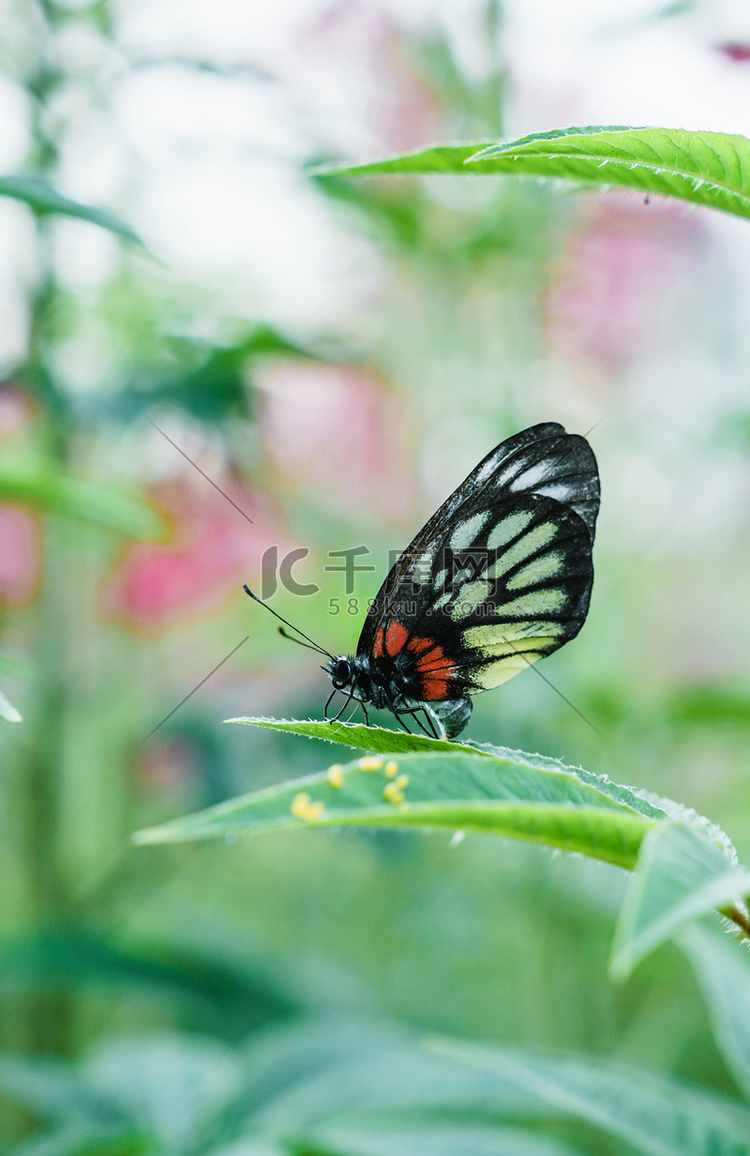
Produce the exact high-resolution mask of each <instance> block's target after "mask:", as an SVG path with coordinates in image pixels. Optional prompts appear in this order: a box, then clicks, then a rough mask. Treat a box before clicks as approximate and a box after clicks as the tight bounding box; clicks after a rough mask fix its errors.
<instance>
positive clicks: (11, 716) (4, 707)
mask: <svg viewBox="0 0 750 1156" xmlns="http://www.w3.org/2000/svg"><path fill="white" fill-rule="evenodd" d="M0 718H1V719H4V720H5V722H14V723H18V722H23V719H22V717H21V715H20V713H19V712H18V710H17V709H16V708H15V707H14V706H13V703H12V702H10V701H9V700H8V699H7V698H6V696H5V695H4V694H3V692H2V691H1V690H0Z"/></svg>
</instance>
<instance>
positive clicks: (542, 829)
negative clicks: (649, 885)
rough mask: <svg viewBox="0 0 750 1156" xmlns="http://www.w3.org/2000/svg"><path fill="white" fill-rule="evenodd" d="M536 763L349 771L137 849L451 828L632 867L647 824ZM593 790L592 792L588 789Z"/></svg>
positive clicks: (564, 772) (607, 792)
mask: <svg viewBox="0 0 750 1156" xmlns="http://www.w3.org/2000/svg"><path fill="white" fill-rule="evenodd" d="M591 778H592V779H593V780H594V782H593V783H592V782H586V781H584V780H583V779H582V778H581V777H580V776H579V775H578V774H577V772H576V771H575V770H573V769H572V768H570V767H564V766H562V765H561V764H552V765H550V764H549V763H548V762H546V761H544V760H536V761H535V760H534V757H533V756H520V755H519V756H516V757H515V758H507V757H506V758H500V757H497V756H495V755H487V754H479V753H477V752H471V753H469V752H467V751H466V750H465V749H461V748H460V747H459V748H458V749H456V750H453V751H443V750H437V751H435V752H434V753H432V752H431V753H427V752H426V751H424V750H423V751H421V752H416V753H415V752H412V753H408V754H402V755H399V756H398V758H393V759H387V758H386V757H384V756H382V755H368V756H364V757H363V758H361V759H358V760H356V762H353V763H349V764H348V765H347V766H338V765H335V766H334V767H331V768H330V769H329V770H328V771H327V772H323V773H321V774H316V775H310V776H309V777H307V778H304V779H299V780H297V781H296V782H292V783H285V784H282V785H281V786H278V787H270V788H267V789H266V790H263V791H257V792H255V793H253V794H250V795H245V796H242V797H240V798H238V799H233V800H230V801H229V802H226V803H221V804H220V805H219V806H217V807H211V808H210V809H208V810H206V811H201V812H199V813H198V814H196V815H190V816H187V817H186V818H183V819H176V820H174V821H172V822H170V823H165V824H164V825H163V826H161V827H155V828H151V829H150V830H148V831H140V832H138V833H137V834H136V835H134V836H133V838H134V841H135V842H136V843H168V842H184V841H186V840H191V839H208V838H215V837H217V836H222V835H223V836H227V835H229V836H232V835H236V834H238V833H240V832H259V831H281V830H289V829H294V828H300V827H311V826H312V827H332V826H335V827H341V826H380V827H448V828H451V829H457V830H472V831H485V832H488V833H493V834H497V835H508V836H511V837H514V838H518V839H527V840H530V841H532V842H537V843H546V844H548V845H549V846H552V847H558V848H560V849H562V850H566V851H578V852H580V853H582V854H584V855H592V856H593V857H595V858H597V859H603V860H605V861H606V862H609V863H615V864H617V865H619V866H621V867H633V866H634V865H635V862H636V858H637V855H638V850H639V848H640V845H641V842H642V840H643V837H644V835H645V833H646V831H647V830H648V829H649V828H650V827H651V826H652V825H653V823H654V819H653V818H646V817H644V815H643V814H640V813H639V812H638V811H637V810H635V809H634V808H633V807H631V806H629V805H627V804H625V803H623V802H621V801H619V800H618V799H616V798H614V797H613V795H612V791H611V787H612V786H613V784H609V783H603V782H602V783H600V782H599V780H596V778H595V777H594V776H591ZM594 784H597V785H594Z"/></svg>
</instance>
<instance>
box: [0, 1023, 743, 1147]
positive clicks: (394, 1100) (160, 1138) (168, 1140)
mask: <svg viewBox="0 0 750 1156" xmlns="http://www.w3.org/2000/svg"><path fill="white" fill-rule="evenodd" d="M0 1088H2V1089H3V1091H5V1093H6V1094H7V1095H10V1096H12V1097H13V1098H14V1099H15V1100H16V1101H17V1102H20V1103H22V1104H23V1105H25V1106H26V1107H28V1108H30V1109H32V1110H33V1111H34V1112H35V1113H37V1114H38V1115H39V1116H40V1117H41V1118H42V1119H45V1120H46V1121H47V1135H46V1137H45V1141H46V1143H47V1144H48V1145H49V1150H50V1151H56V1152H60V1153H61V1154H62V1153H73V1152H77V1151H80V1150H81V1148H82V1146H83V1144H84V1143H86V1144H87V1145H88V1146H89V1149H90V1150H92V1151H97V1152H98V1151H100V1150H103V1151H108V1150H109V1149H108V1148H107V1145H108V1144H111V1143H112V1142H113V1141H114V1138H115V1137H116V1136H119V1137H120V1138H121V1140H122V1141H123V1142H127V1143H129V1144H132V1145H134V1146H135V1145H136V1144H137V1143H139V1142H140V1143H142V1144H144V1145H145V1146H146V1150H149V1149H150V1148H152V1147H153V1148H155V1149H156V1150H157V1151H168V1152H171V1153H174V1156H182V1154H187V1153H192V1152H196V1151H200V1152H204V1153H218V1152H222V1151H226V1150H227V1148H228V1146H230V1145H231V1146H232V1150H233V1148H234V1146H235V1145H236V1146H238V1147H239V1148H240V1149H241V1151H243V1152H250V1153H252V1154H253V1156H259V1154H261V1153H262V1154H264V1156H268V1154H271V1153H277V1154H281V1153H286V1154H290V1156H291V1154H295V1153H296V1154H299V1153H301V1152H304V1153H314V1154H316V1156H318V1154H319V1156H407V1154H408V1156H411V1154H412V1153H416V1154H418V1156H419V1154H421V1153H422V1152H425V1153H426V1152H430V1153H438V1154H442V1153H446V1154H447V1153H451V1154H456V1156H489V1154H490V1153H493V1152H499V1151H502V1152H503V1153H507V1154H508V1156H574V1153H575V1151H578V1148H577V1147H576V1148H572V1147H570V1146H569V1145H568V1144H567V1143H566V1142H565V1140H564V1139H563V1136H564V1135H565V1132H566V1130H568V1129H567V1126H566V1124H565V1122H566V1121H575V1122H577V1123H576V1127H577V1128H578V1129H581V1131H580V1133H579V1135H580V1136H581V1137H583V1136H585V1135H586V1134H587V1132H592V1133H593V1135H594V1136H598V1137H599V1138H604V1137H609V1138H620V1139H622V1140H625V1141H627V1142H628V1143H629V1144H631V1145H632V1146H633V1147H634V1148H635V1149H636V1150H637V1151H639V1152H641V1153H644V1154H645V1156H746V1154H747V1153H748V1152H749V1151H750V1142H748V1135H749V1134H750V1110H749V1109H748V1108H747V1107H746V1106H745V1105H743V1104H741V1103H740V1102H738V1101H736V1100H732V1099H730V1098H729V1097H723V1096H720V1095H718V1094H716V1093H707V1092H705V1091H702V1090H700V1089H697V1088H695V1087H692V1086H690V1085H688V1084H684V1083H683V1084H681V1083H678V1082H676V1081H673V1080H669V1079H666V1078H663V1077H657V1076H655V1074H654V1073H653V1072H649V1071H647V1070H645V1069H642V1068H640V1069H639V1068H636V1067H628V1066H625V1065H621V1064H620V1065H617V1064H610V1063H591V1062H586V1061H583V1060H580V1059H575V1058H572V1057H570V1058H569V1057H559V1058H554V1059H553V1058H550V1059H541V1058H539V1057H535V1056H533V1055H531V1054H529V1053H525V1052H522V1051H514V1050H511V1049H505V1048H499V1047H491V1046H486V1045H485V1046H479V1045H476V1044H470V1043H465V1042H459V1041H455V1040H447V1039H439V1038H434V1039H431V1040H427V1041H421V1040H419V1039H418V1038H416V1037H414V1035H413V1034H409V1033H406V1032H404V1031H401V1030H397V1029H395V1028H394V1027H392V1026H390V1025H388V1024H386V1023H378V1022H377V1021H373V1020H366V1019H347V1018H341V1017H334V1016H330V1015H324V1016H313V1017H308V1018H303V1019H302V1020H301V1021H299V1022H298V1023H297V1024H295V1025H293V1026H291V1027H289V1028H286V1029H282V1030H274V1031H271V1032H269V1033H265V1034H261V1035H260V1036H256V1037H254V1038H253V1039H251V1040H250V1041H249V1043H248V1044H247V1045H245V1046H243V1047H235V1048H231V1047H228V1046H226V1045H222V1044H220V1043H219V1042H218V1041H215V1040H210V1039H208V1038H200V1037H192V1038H191V1037H187V1036H180V1035H175V1034H172V1035H162V1036H156V1037H155V1036H150V1037H141V1038H135V1039H130V1040H120V1041H110V1042H108V1043H105V1044H103V1045H100V1046H99V1047H97V1048H95V1049H94V1050H93V1051H92V1052H90V1053H89V1054H88V1055H87V1056H86V1057H85V1058H84V1060H83V1061H82V1063H81V1064H80V1065H79V1066H78V1069H77V1071H71V1070H70V1069H66V1068H65V1067H63V1066H62V1065H50V1064H49V1063H45V1062H43V1061H39V1060H37V1061H28V1060H19V1059H15V1058H12V1057H7V1058H5V1059H4V1060H2V1062H0ZM99 1146H101V1148H100V1147H99ZM45 1150H46V1149H45ZM135 1150H137V1149H135ZM598 1150H600V1149H598V1148H597V1151H598Z"/></svg>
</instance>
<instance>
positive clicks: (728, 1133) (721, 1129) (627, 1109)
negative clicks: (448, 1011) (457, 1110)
mask: <svg viewBox="0 0 750 1156" xmlns="http://www.w3.org/2000/svg"><path fill="white" fill-rule="evenodd" d="M434 1047H435V1049H436V1050H438V1051H439V1052H440V1054H443V1055H447V1056H451V1057H452V1058H454V1059H456V1060H461V1061H463V1062H464V1063H466V1064H468V1065H470V1066H471V1067H474V1068H476V1069H477V1071H481V1072H491V1073H494V1074H495V1075H496V1076H497V1078H498V1080H502V1081H503V1082H505V1081H507V1080H516V1081H518V1082H519V1083H520V1084H521V1085H522V1086H525V1087H527V1088H528V1090H529V1091H530V1092H533V1093H534V1094H535V1095H537V1096H539V1097H540V1098H542V1099H543V1100H546V1101H547V1103H548V1104H550V1105H552V1106H553V1107H555V1108H558V1109H560V1110H561V1111H563V1112H565V1113H566V1114H568V1115H570V1116H575V1117H578V1118H579V1119H582V1120H585V1121H587V1122H588V1123H589V1124H593V1125H594V1126H595V1127H598V1128H601V1129H603V1130H604V1131H605V1132H608V1133H610V1134H611V1135H612V1136H617V1137H620V1138H621V1139H623V1140H625V1141H626V1142H627V1143H629V1144H632V1145H633V1146H634V1147H635V1148H637V1149H638V1151H639V1152H643V1153H645V1154H646V1156H748V1154H750V1112H748V1110H747V1109H746V1108H744V1107H743V1106H741V1105H740V1104H738V1103H735V1102H734V1101H732V1100H729V1099H726V1098H725V1097H722V1096H719V1095H715V1094H711V1093H708V1092H704V1091H703V1090H702V1089H696V1088H691V1087H690V1086H688V1085H684V1084H680V1083H677V1081H674V1080H669V1079H667V1078H665V1077H663V1076H660V1075H658V1074H657V1073H656V1072H650V1071H642V1070H638V1069H634V1068H626V1067H615V1066H614V1065H609V1064H607V1063H606V1062H604V1061H598V1062H596V1063H595V1064H594V1063H584V1062H582V1061H577V1060H567V1059H564V1060H548V1059H544V1058H537V1057H534V1056H530V1055H528V1054H525V1055H524V1054H515V1053H513V1052H510V1051H508V1052H506V1051H502V1050H500V1049H493V1048H488V1047H481V1046H478V1045H472V1044H463V1043H454V1042H452V1041H442V1040H440V1041H436V1042H435V1044H434Z"/></svg>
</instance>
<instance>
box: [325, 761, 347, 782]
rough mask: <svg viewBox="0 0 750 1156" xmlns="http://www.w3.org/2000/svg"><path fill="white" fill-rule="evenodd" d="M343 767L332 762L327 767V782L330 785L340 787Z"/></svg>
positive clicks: (342, 778)
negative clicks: (330, 765) (331, 764)
mask: <svg viewBox="0 0 750 1156" xmlns="http://www.w3.org/2000/svg"><path fill="white" fill-rule="evenodd" d="M343 770H344V768H343V767H342V766H341V764H340V763H334V764H333V766H332V767H329V768H328V782H329V783H330V784H331V786H332V787H340V786H341V784H342V783H343V781H344V775H343Z"/></svg>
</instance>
